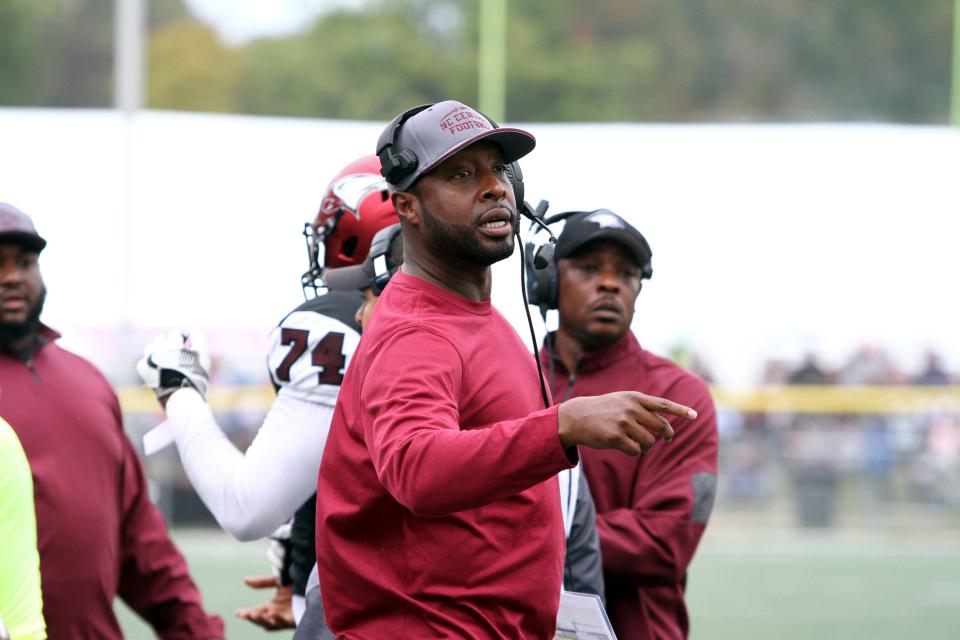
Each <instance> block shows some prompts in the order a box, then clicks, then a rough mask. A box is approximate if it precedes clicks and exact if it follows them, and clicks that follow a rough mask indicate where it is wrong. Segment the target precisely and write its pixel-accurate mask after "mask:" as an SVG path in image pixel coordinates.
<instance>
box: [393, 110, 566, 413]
mask: <svg viewBox="0 0 960 640" xmlns="http://www.w3.org/2000/svg"><path fill="white" fill-rule="evenodd" d="M432 106H433V104H423V105H420V106H418V107H413V108H412V109H408V110H407V111H404V112H403V113H401V114H400V115H398V116H397V117H396V118H394V119H393V120H392V121H391V122H390V124H388V125H387V126H386V127H385V128H384V130H383V133H381V134H380V139H379V140H377V157H379V158H380V174H381V175H382V176H383V177H384V178H386V180H387V182H389V183H390V184H392V185H396V184H399V183H400V181H401V180H403V179H404V178H406V177H408V176H410V175H411V174H413V173H414V172H415V171H416V170H417V167H418V166H419V164H420V159H419V158H417V154H416V153H415V152H414V151H413V150H412V149H405V148H399V147H397V136H398V135H399V133H400V128H401V127H402V126H403V123H404V122H406V121H407V120H409V119H410V118H412V117H413V116H415V115H417V114H418V113H420V112H421V111H424V110H426V109H429V108H430V107H432ZM475 111H476V110H475ZM477 113H479V114H480V115H481V116H483V117H484V118H486V119H487V121H488V122H489V123H490V124H491V125H492V126H493V128H494V129H499V128H500V127H499V125H498V124H497V123H496V122H494V121H493V120H492V119H491V118H490V117H489V116H487V114H485V113H482V112H480V111H477ZM505 171H506V174H507V179H508V180H510V185H511V186H512V187H513V196H514V201H515V202H516V204H517V213H518V214H519V215H522V216H524V217H525V218H528V219H529V220H530V221H531V225H532V224H534V223H536V224H537V225H539V226H540V227H542V228H543V229H545V230H546V232H547V233H548V234H549V235H550V241H549V244H544V245H543V246H541V247H540V248H539V249H536V250H535V249H533V248H531V249H530V251H531V260H532V261H533V262H532V263H533V264H535V265H536V268H537V269H542V268H545V267H547V266H548V265H549V264H550V262H552V258H553V245H554V243H555V242H556V238H554V237H553V234H552V233H551V232H550V229H549V228H548V227H547V226H546V225H545V224H544V223H543V220H542V218H543V214H544V213H546V210H547V206H548V205H547V203H546V202H545V201H543V202H541V203H540V205H539V206H537V208H536V210H534V209H533V208H532V207H531V206H530V205H529V204H527V203H526V202H524V200H523V197H524V188H523V172H522V171H521V170H520V164H519V163H518V162H516V161H514V162H511V163H509V164H508V165H506V167H505ZM516 236H517V243H518V244H519V243H520V241H521V240H520V225H519V223H518V224H517V228H516ZM534 254H535V255H534ZM526 263H527V261H526V260H525V259H524V258H523V257H521V260H520V270H521V276H520V290H521V292H522V293H523V302H524V305H523V308H524V310H525V311H526V313H527V324H528V325H529V327H530V337H531V340H532V341H533V353H534V357H533V359H534V360H535V361H536V363H537V372H538V373H539V378H540V391H541V393H542V395H543V404H544V406H545V407H549V406H550V402H549V400H548V396H547V389H546V385H545V383H544V378H543V371H542V369H541V366H540V359H539V358H538V357H537V356H536V353H537V340H536V334H535V332H534V330H533V320H532V319H531V318H530V306H529V304H530V303H529V302H528V301H527V292H526V289H525V288H524V286H523V283H524V280H525V279H527V280H529V279H530V276H529V274H526V273H525V271H526Z"/></svg>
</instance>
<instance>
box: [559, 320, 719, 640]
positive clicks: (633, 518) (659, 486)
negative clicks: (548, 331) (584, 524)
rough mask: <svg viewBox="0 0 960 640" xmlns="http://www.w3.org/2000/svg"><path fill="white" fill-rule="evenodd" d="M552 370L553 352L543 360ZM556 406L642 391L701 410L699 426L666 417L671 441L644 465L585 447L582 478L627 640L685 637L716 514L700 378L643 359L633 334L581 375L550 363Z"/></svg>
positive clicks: (709, 412)
mask: <svg viewBox="0 0 960 640" xmlns="http://www.w3.org/2000/svg"><path fill="white" fill-rule="evenodd" d="M540 356H541V361H542V362H543V365H544V368H545V370H550V369H551V363H550V361H549V357H548V353H547V352H546V350H543V351H541V353H540ZM552 371H553V376H552V383H553V384H552V389H553V395H554V398H556V399H557V400H563V399H566V398H569V397H578V396H593V395H600V394H603V393H609V392H612V391H627V390H632V391H642V392H643V393H646V394H649V395H654V396H660V397H664V398H669V399H671V400H673V401H675V402H679V403H680V404H684V405H687V406H688V407H692V408H694V409H696V410H697V413H698V417H697V419H696V420H692V421H691V420H681V419H677V418H672V417H669V416H668V417H667V419H668V420H669V421H670V424H671V425H673V428H674V429H675V430H676V437H675V438H674V439H673V441H672V442H669V443H665V442H658V443H657V444H655V445H654V447H653V448H652V449H650V451H648V452H647V453H645V454H644V455H642V456H640V457H639V458H631V457H629V456H625V455H623V454H622V453H620V452H619V451H609V450H603V451H601V450H596V449H589V448H587V447H581V449H580V456H581V459H582V460H583V463H582V464H583V472H584V473H585V474H586V476H587V479H588V480H589V481H590V489H591V491H592V492H593V499H594V502H595V503H596V507H597V532H598V533H599V535H600V552H601V554H602V556H603V578H604V581H605V582H606V588H607V611H608V613H609V615H610V621H611V622H612V623H613V626H614V629H615V631H616V632H617V637H618V638H620V640H654V639H656V640H668V639H669V640H673V639H679V638H686V637H687V635H688V633H689V628H690V623H689V619H688V616H687V609H686V605H685V604H684V597H683V595H684V585H685V583H686V573H687V567H688V565H689V564H690V561H691V559H692V558H693V554H694V551H696V548H697V544H698V543H699V542H700V537H701V536H702V535H703V532H704V528H705V527H706V523H707V518H708V516H709V515H710V510H711V508H712V506H713V498H714V494H715V490H716V477H717V448H718V437H717V426H716V412H715V409H714V405H713V400H712V398H711V397H710V392H709V390H708V389H707V386H706V385H705V384H704V383H703V381H702V380H700V379H699V378H698V377H696V376H694V375H693V374H691V373H689V372H687V371H685V370H684V369H682V368H680V367H678V366H677V365H676V364H674V363H672V362H670V361H669V360H666V359H664V358H660V357H658V356H655V355H654V354H652V353H650V352H649V351H644V350H643V349H641V348H640V345H639V344H638V343H637V339H636V338H635V337H634V335H633V333H632V332H630V333H628V334H627V335H626V336H624V337H623V338H622V339H620V340H619V341H618V342H616V343H615V344H613V345H611V346H610V347H607V348H605V349H601V350H598V351H594V352H588V353H587V354H586V355H585V356H584V357H583V358H582V359H581V361H580V362H579V363H578V365H577V370H576V371H575V372H570V371H567V370H566V368H565V367H564V366H563V364H562V363H561V362H560V361H559V360H556V359H555V360H554V362H553V363H552Z"/></svg>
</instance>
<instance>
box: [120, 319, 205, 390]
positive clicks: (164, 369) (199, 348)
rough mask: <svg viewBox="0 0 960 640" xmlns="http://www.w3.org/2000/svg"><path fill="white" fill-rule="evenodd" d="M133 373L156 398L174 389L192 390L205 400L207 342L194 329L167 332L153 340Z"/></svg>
mask: <svg viewBox="0 0 960 640" xmlns="http://www.w3.org/2000/svg"><path fill="white" fill-rule="evenodd" d="M137 373H139V374H140V378H141V379H142V380H143V383H144V384H145V385H146V386H147V387H149V388H151V389H153V392H154V393H156V394H157V398H166V397H167V396H169V395H170V394H171V393H173V392H174V391H176V390H177V389H181V388H183V387H188V386H189V387H193V388H194V389H196V390H197V391H198V392H199V393H200V395H201V396H203V397H204V398H206V396H207V388H208V387H209V386H210V353H209V351H208V350H207V340H206V338H205V337H204V335H203V334H202V333H200V332H199V331H197V330H196V329H194V330H192V331H190V332H189V333H182V332H180V331H177V330H170V331H168V332H166V333H164V334H162V335H160V336H157V338H155V339H154V341H153V342H151V343H150V344H149V345H147V348H146V349H144V350H143V357H142V358H141V359H140V361H139V362H137Z"/></svg>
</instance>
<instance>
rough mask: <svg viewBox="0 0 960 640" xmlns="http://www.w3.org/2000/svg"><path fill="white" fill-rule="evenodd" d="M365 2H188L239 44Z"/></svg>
mask: <svg viewBox="0 0 960 640" xmlns="http://www.w3.org/2000/svg"><path fill="white" fill-rule="evenodd" d="M363 2H364V0H186V3H187V5H189V7H190V8H191V9H192V10H193V12H194V13H195V14H196V15H197V17H198V18H200V19H202V20H203V21H204V22H207V23H208V24H210V25H211V26H213V27H214V28H215V29H216V30H217V32H218V33H219V34H220V35H221V37H223V39H224V40H225V41H227V42H230V43H240V42H244V41H247V40H250V39H251V38H256V37H259V36H276V35H281V34H285V33H290V32H293V31H297V30H298V29H301V28H303V27H304V26H305V25H307V24H309V23H310V20H311V19H312V18H314V17H316V16H317V15H319V14H321V13H323V12H324V11H331V10H333V9H337V8H340V7H351V6H357V5H360V4H362V3H363Z"/></svg>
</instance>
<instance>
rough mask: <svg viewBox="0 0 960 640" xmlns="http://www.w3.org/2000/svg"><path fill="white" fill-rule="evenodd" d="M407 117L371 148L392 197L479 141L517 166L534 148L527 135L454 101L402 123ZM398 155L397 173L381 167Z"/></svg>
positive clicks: (393, 124)
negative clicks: (400, 163) (392, 191)
mask: <svg viewBox="0 0 960 640" xmlns="http://www.w3.org/2000/svg"><path fill="white" fill-rule="evenodd" d="M407 113H409V112H405V113H403V114H401V115H400V116H397V117H396V118H394V119H393V121H392V122H391V123H390V124H389V125H387V128H386V129H384V131H383V133H382V134H381V135H380V139H379V141H378V142H377V155H378V156H380V167H381V173H382V174H383V176H384V177H385V178H386V179H387V182H388V183H390V186H391V187H393V188H394V189H395V190H397V191H405V190H407V189H409V188H410V185H412V184H413V183H414V182H416V181H417V180H418V179H419V178H420V176H422V175H423V174H425V173H429V172H430V171H431V170H433V169H434V168H435V167H436V166H437V165H438V164H440V163H441V162H443V161H444V160H446V159H447V158H449V157H450V156H452V155H453V154H455V153H457V152H458V151H461V150H462V149H465V148H467V147H468V146H470V145H471V144H473V143H475V142H477V141H479V140H489V141H490V142H494V143H496V144H497V145H499V146H500V149H501V151H502V153H503V160H504V162H507V163H510V162H514V161H515V160H519V159H520V158H522V157H523V156H525V155H527V154H528V153H530V152H531V151H533V148H534V147H535V146H536V145H537V140H536V138H534V137H533V134H531V133H529V132H527V131H524V130H523V129H514V128H510V127H498V126H497V125H496V124H495V123H494V122H493V121H492V120H490V119H489V118H487V117H486V116H485V115H483V114H482V113H480V112H479V111H477V110H475V109H472V108H471V107H468V106H467V105H465V104H463V103H462V102H457V101H456V100H445V101H443V102H438V103H436V104H434V105H430V106H428V107H426V108H424V109H422V110H421V111H419V112H417V113H415V114H414V115H412V116H409V117H408V118H406V119H404V116H405V115H407ZM404 152H410V153H412V155H413V157H412V158H411V157H410V156H409V155H407V154H406V153H404ZM401 154H402V155H403V162H404V165H405V166H403V168H399V169H398V168H397V167H395V166H393V167H392V166H390V165H388V164H387V163H386V162H385V158H390V157H398V156H400V155H401Z"/></svg>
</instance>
